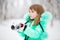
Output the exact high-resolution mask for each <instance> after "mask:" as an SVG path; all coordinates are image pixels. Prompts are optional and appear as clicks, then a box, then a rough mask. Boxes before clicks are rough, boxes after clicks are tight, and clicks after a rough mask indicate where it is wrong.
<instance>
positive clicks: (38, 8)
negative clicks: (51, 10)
mask: <svg viewBox="0 0 60 40" xmlns="http://www.w3.org/2000/svg"><path fill="white" fill-rule="evenodd" d="M29 9H30V10H32V9H33V10H35V11H36V12H37V14H38V17H36V19H35V20H34V23H33V25H34V24H36V25H37V24H38V23H39V21H40V17H41V14H42V13H43V12H44V8H43V6H42V5H39V4H34V5H31V6H30V8H29Z"/></svg>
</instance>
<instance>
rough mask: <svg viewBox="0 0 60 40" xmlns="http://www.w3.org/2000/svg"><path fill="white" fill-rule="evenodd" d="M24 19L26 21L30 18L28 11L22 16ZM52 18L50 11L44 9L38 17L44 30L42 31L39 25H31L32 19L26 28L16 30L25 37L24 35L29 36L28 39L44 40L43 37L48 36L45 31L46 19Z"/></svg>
mask: <svg viewBox="0 0 60 40" xmlns="http://www.w3.org/2000/svg"><path fill="white" fill-rule="evenodd" d="M24 18H25V20H26V21H28V20H29V19H30V16H29V13H26V15H25V16H24ZM51 19H52V15H51V13H50V12H47V11H45V12H44V13H43V14H42V15H41V18H40V23H41V25H42V27H43V29H44V32H43V31H42V29H41V27H40V25H39V24H38V25H37V26H36V25H32V24H33V22H34V21H32V22H28V23H27V24H26V25H27V28H26V29H25V31H22V32H20V31H19V30H18V31H17V32H18V33H19V34H20V35H21V36H22V37H24V38H25V35H27V36H29V38H28V40H44V39H45V38H47V37H48V35H47V32H46V27H47V23H48V21H50V20H51Z"/></svg>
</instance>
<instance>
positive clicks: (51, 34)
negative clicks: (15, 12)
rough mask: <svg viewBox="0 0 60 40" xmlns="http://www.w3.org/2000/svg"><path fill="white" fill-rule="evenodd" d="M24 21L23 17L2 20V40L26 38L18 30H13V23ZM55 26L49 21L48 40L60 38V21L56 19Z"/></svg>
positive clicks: (21, 39) (0, 39)
mask: <svg viewBox="0 0 60 40" xmlns="http://www.w3.org/2000/svg"><path fill="white" fill-rule="evenodd" d="M20 22H22V23H24V22H25V21H24V20H23V19H12V20H6V21H3V22H0V40H23V39H24V38H23V37H21V36H20V35H18V33H17V32H16V31H13V30H11V25H12V24H14V25H16V24H18V23H20ZM53 23H54V25H53V27H52V26H51V25H50V23H48V26H47V32H48V39H47V40H60V21H59V20H54V21H53Z"/></svg>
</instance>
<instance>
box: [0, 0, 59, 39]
mask: <svg viewBox="0 0 60 40" xmlns="http://www.w3.org/2000/svg"><path fill="white" fill-rule="evenodd" d="M32 4H41V5H43V7H44V9H45V10H46V11H49V12H51V14H52V15H53V19H52V20H51V22H50V23H48V26H47V33H48V35H49V36H48V38H47V39H46V40H60V31H59V30H60V29H59V28H60V0H0V40H23V39H24V38H22V37H21V36H19V35H18V34H17V32H16V31H12V30H11V29H10V26H11V24H13V23H18V22H24V20H23V16H24V15H25V13H26V12H28V11H29V7H30V6H31V5H32Z"/></svg>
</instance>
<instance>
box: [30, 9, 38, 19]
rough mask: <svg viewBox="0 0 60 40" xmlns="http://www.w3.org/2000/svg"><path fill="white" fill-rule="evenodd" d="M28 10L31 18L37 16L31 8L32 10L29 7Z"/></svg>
mask: <svg viewBox="0 0 60 40" xmlns="http://www.w3.org/2000/svg"><path fill="white" fill-rule="evenodd" d="M29 12H30V18H31V19H35V18H36V17H37V16H38V14H37V12H36V11H35V10H33V9H32V10H31V9H30V10H29Z"/></svg>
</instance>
